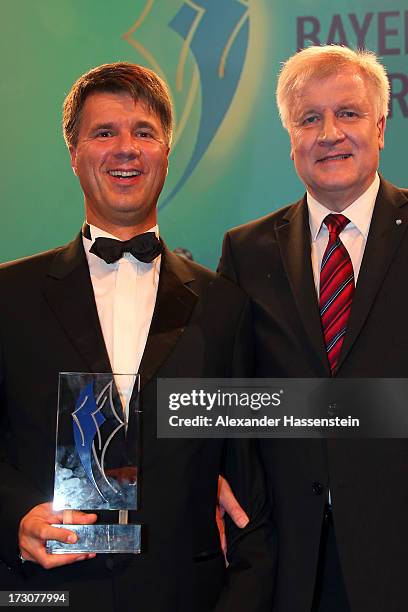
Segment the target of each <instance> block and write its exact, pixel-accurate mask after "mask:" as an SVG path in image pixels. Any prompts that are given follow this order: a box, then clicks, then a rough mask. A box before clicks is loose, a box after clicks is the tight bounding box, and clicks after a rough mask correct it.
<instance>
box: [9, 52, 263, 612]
mask: <svg viewBox="0 0 408 612" xmlns="http://www.w3.org/2000/svg"><path fill="white" fill-rule="evenodd" d="M63 128H64V136H65V140H66V143H67V145H68V149H69V153H70V159H71V164H72V168H73V171H74V173H75V174H76V175H77V176H78V178H79V182H80V184H81V187H82V190H83V193H84V200H85V214H86V222H85V224H84V227H83V230H82V232H81V233H80V235H79V236H77V237H76V238H75V240H74V241H73V242H71V243H70V244H68V245H65V246H63V247H61V248H58V249H55V250H53V251H49V252H47V253H42V254H40V255H36V256H34V257H29V258H26V259H24V260H21V261H17V262H12V263H10V264H5V265H3V266H2V267H1V270H0V279H1V280H0V282H1V287H2V292H3V299H2V300H1V307H0V329H1V331H0V345H1V348H0V354H1V357H0V383H1V439H2V445H1V449H2V450H1V462H0V475H1V477H0V498H1V506H0V507H1V509H0V529H1V544H0V558H1V561H2V563H1V564H0V584H1V586H2V588H11V589H18V590H41V591H43V590H52V591H56V590H68V591H70V607H71V609H73V610H75V611H82V610H88V609H91V608H92V609H95V610H98V612H105V611H106V612H113V611H116V610H117V611H119V610H120V611H121V612H122V611H126V610H140V611H141V612H142V611H146V610H149V611H150V610H152V611H157V612H161V611H163V612H183V611H185V612H192V611H195V612H199V611H203V612H204V611H209V610H210V609H211V610H213V609H216V610H219V611H223V610H225V611H226V610H234V612H236V611H237V610H245V611H248V610H254V611H255V610H259V611H262V610H264V609H266V608H267V607H268V600H269V591H270V587H269V582H268V581H267V580H266V579H265V577H266V576H268V575H269V574H270V571H271V560H270V558H269V557H268V555H267V554H266V551H267V547H268V538H269V535H268V529H269V528H268V523H267V516H266V510H265V500H264V497H263V496H262V474H261V473H260V471H259V467H258V466H257V464H256V457H255V455H254V454H253V453H252V450H251V448H250V447H249V446H248V445H246V444H244V443H243V444H229V445H228V446H227V445H226V444H224V442H223V441H220V440H198V439H196V440H194V439H190V440H185V439H180V440H166V439H158V438H157V433H156V379H157V378H158V377H165V378H169V377H185V378H189V377H206V378H208V377H228V376H240V375H248V373H249V368H250V367H251V347H250V337H249V333H248V330H249V326H248V304H247V299H246V298H245V297H244V296H243V294H242V293H241V291H240V290H239V289H238V288H237V287H235V286H234V285H233V284H232V283H230V282H229V281H227V280H225V279H222V278H217V277H216V276H215V274H213V273H212V272H210V271H208V270H206V269H205V268H202V267H201V266H199V265H197V264H195V263H193V262H190V261H187V260H184V259H182V258H180V257H178V256H176V255H174V254H173V253H171V252H170V251H169V250H168V249H167V248H166V246H165V245H164V243H163V242H162V240H161V239H159V237H158V236H159V230H158V226H157V208H156V205H157V200H158V197H159V195H160V192H161V190H162V187H163V184H164V181H165V178H166V175H167V167H168V154H169V150H170V144H171V133H172V110H171V104H170V99H169V94H168V91H167V88H166V85H165V84H164V83H163V81H162V80H161V79H160V78H159V77H158V76H157V75H156V74H155V73H153V72H152V71H150V70H148V69H146V68H143V67H140V66H137V65H135V64H127V63H115V64H106V65H102V66H99V67H97V68H95V69H93V70H91V71H89V72H88V73H86V74H85V75H83V76H81V77H80V78H79V79H78V81H77V82H76V83H75V84H74V85H73V87H72V89H71V91H70V92H69V94H68V95H67V97H66V99H65V102H64V115H63ZM112 371H113V372H115V373H129V372H139V373H140V375H141V402H142V410H143V421H142V453H141V455H142V472H141V480H140V485H139V486H140V488H141V495H140V498H141V505H140V510H138V511H137V512H136V511H134V512H133V511H132V512H129V521H130V522H133V523H138V524H139V523H140V524H142V545H141V546H142V552H141V554H140V555H120V554H117V555H95V554H93V553H89V554H73V553H72V554H59V555H51V554H48V553H47V552H46V549H45V542H46V540H53V539H54V540H60V541H64V542H67V543H73V542H74V541H75V540H76V539H77V538H76V535H75V533H74V532H73V531H70V530H69V529H66V528H63V527H61V528H57V527H53V526H52V524H53V523H54V524H55V523H57V524H58V523H62V520H63V515H62V513H61V512H55V511H54V510H53V508H52V504H51V503H50V502H51V500H52V496H53V477H54V460H55V431H56V412H57V392H58V374H59V372H95V373H97V372H112ZM117 385H118V392H119V394H120V396H121V399H122V404H123V408H124V409H126V403H127V402H128V399H129V397H130V395H131V394H132V392H133V389H132V388H129V386H126V385H124V386H123V385H121V384H119V381H118V380H117ZM223 471H225V473H226V474H227V475H228V478H231V479H232V481H233V482H234V483H235V486H237V487H238V488H239V491H240V494H241V496H242V497H241V501H242V503H245V504H249V505H250V506H251V513H252V518H253V524H251V526H250V527H248V529H246V530H245V531H244V533H239V530H236V531H235V532H231V542H230V548H231V554H230V567H229V569H228V572H227V570H226V568H225V562H224V557H223V554H222V551H221V549H220V545H219V538H218V531H217V527H216V522H215V513H214V507H215V500H216V496H217V481H218V474H219V473H220V472H223ZM197 474H198V475H199V479H198V480H197ZM236 476H237V477H238V476H239V479H237V480H235V477H236ZM186 483H187V486H186ZM111 514H112V513H109V512H105V513H104V512H100V513H99V514H98V517H97V516H96V514H87V513H84V512H80V511H74V512H73V516H72V522H73V523H74V524H92V523H94V522H95V521H96V520H100V522H102V523H103V522H117V516H116V513H114V514H115V516H114V517H112V516H111ZM107 515H110V516H107Z"/></svg>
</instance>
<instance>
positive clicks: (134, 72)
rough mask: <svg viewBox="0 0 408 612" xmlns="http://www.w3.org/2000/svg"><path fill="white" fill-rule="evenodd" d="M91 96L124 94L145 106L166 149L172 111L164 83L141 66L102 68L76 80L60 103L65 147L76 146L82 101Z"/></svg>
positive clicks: (119, 64) (108, 66)
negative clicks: (160, 129)
mask: <svg viewBox="0 0 408 612" xmlns="http://www.w3.org/2000/svg"><path fill="white" fill-rule="evenodd" d="M95 92H109V93H128V94H129V95H130V96H132V98H133V100H134V101H135V102H138V101H141V102H143V103H145V104H146V105H147V107H148V109H149V110H150V111H152V112H153V113H155V114H156V115H157V117H158V118H159V119H160V122H161V125H162V127H163V131H164V133H165V135H166V141H167V142H166V144H167V145H168V146H170V144H171V138H172V132H173V111H172V106H171V100H170V94H169V90H168V88H167V85H166V83H165V82H164V81H163V80H162V79H161V78H160V77H159V76H158V75H157V74H156V73H155V72H153V70H149V69H148V68H145V67H144V66H139V65H138V64H131V63H128V62H115V63H112V64H102V65H101V66H97V67H96V68H92V70H89V72H86V73H85V74H83V75H82V76H80V77H79V79H78V80H77V81H75V83H74V84H73V86H72V87H71V90H70V92H69V93H68V95H67V97H66V98H65V100H64V106H63V119H62V127H63V132H64V138H65V142H66V143H67V146H68V147H70V146H74V147H75V146H76V145H77V142H78V133H79V125H80V121H81V113H82V109H83V106H84V104H85V100H86V98H87V97H88V96H89V95H90V94H92V93H95Z"/></svg>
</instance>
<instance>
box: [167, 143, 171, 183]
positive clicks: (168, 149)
mask: <svg viewBox="0 0 408 612" xmlns="http://www.w3.org/2000/svg"><path fill="white" fill-rule="evenodd" d="M170 150H171V149H170V147H167V151H166V157H167V169H166V176H167V175H168V173H169V155H170Z"/></svg>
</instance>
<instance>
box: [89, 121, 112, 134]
mask: <svg viewBox="0 0 408 612" xmlns="http://www.w3.org/2000/svg"><path fill="white" fill-rule="evenodd" d="M114 127H115V124H114V123H97V124H96V125H92V126H91V132H94V131H97V130H111V129H112V128H114Z"/></svg>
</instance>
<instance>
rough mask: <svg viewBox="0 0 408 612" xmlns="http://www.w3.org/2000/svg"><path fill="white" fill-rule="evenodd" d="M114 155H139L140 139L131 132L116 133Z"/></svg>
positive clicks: (132, 156) (130, 156)
mask: <svg viewBox="0 0 408 612" xmlns="http://www.w3.org/2000/svg"><path fill="white" fill-rule="evenodd" d="M114 152H115V155H118V156H123V157H129V158H134V157H139V156H140V154H141V147H140V140H139V139H138V138H137V137H136V136H135V135H134V134H131V133H126V132H124V133H122V134H118V136H117V138H116V139H115V151H114Z"/></svg>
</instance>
